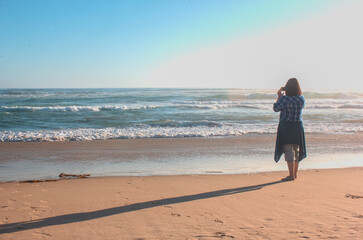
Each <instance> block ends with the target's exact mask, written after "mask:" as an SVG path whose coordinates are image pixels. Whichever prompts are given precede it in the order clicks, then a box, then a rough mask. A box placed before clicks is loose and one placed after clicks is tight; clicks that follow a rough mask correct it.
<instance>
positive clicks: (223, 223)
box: [0, 167, 363, 240]
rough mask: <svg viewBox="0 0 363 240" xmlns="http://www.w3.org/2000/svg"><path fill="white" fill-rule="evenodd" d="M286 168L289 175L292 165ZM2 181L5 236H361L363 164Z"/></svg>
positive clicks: (0, 230)
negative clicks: (294, 173)
mask: <svg viewBox="0 0 363 240" xmlns="http://www.w3.org/2000/svg"><path fill="white" fill-rule="evenodd" d="M285 173H286V172H285ZM285 173H283V172H267V173H257V174H239V175H189V176H152V177H132V176H130V177H100V178H86V179H72V180H68V181H57V182H42V183H26V184H25V183H23V184H20V183H17V182H11V183H3V184H0V193H1V194H0V203H1V208H0V216H1V217H0V236H1V238H2V239H14V238H16V239H26V238H28V239H29V238H32V239H43V238H51V239H120V238H121V239H130V240H131V239H132V240H134V239H147V240H150V239H202V240H206V239H211V238H223V239H224V238H225V239H229V238H231V239H232V238H235V239H265V238H268V239H297V238H306V239H308V238H310V239H327V238H337V239H360V238H361V237H363V228H362V226H363V222H362V217H363V212H362V208H361V204H362V201H363V198H362V197H363V189H362V182H363V168H362V167H359V168H346V169H322V170H304V171H300V172H299V176H298V179H297V180H295V181H292V182H281V181H280V179H281V178H282V177H284V176H285Z"/></svg>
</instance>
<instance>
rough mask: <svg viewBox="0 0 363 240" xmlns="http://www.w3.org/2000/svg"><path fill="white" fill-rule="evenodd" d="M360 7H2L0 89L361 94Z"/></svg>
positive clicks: (321, 1)
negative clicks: (294, 89) (290, 89)
mask: <svg viewBox="0 0 363 240" xmlns="http://www.w3.org/2000/svg"><path fill="white" fill-rule="evenodd" d="M362 12H363V1H361V0H344V1H342V0H304V1H300V0H296V1H295V0H291V1H286V0H253V1H252V0H236V1H232V0H223V1H222V0H176V1H170V0H123V1H111V0H108V1H101V0H97V1H92V0H87V1H82V0H77V1H74V0H62V1H58V0H42V1H39V0H38V1H37V0H16V1H14V0H0V88H95V87H105V88H129V87H147V88H149V87H156V88H159V87H166V88H168V87H182V88H194V87H197V88H199V87H217V88H263V89H276V88H279V87H280V86H282V85H284V84H285V82H286V81H287V80H288V79H289V78H290V77H296V78H298V79H299V81H300V85H301V87H302V88H303V89H328V90H329V89H346V90H354V91H363V81H362V80H361V69H362V67H361V65H362V57H363V46H362V42H363V28H362V27H361V23H363V14H361V13H362Z"/></svg>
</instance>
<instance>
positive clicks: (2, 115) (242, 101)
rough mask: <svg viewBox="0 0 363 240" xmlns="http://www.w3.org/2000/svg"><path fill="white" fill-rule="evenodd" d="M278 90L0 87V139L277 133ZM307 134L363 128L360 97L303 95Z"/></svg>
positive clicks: (352, 94)
mask: <svg viewBox="0 0 363 240" xmlns="http://www.w3.org/2000/svg"><path fill="white" fill-rule="evenodd" d="M275 92H276V91H275V90H246V89H0V141H2V142H4V141H69V140H94V139H114V138H150V137H211V136H239V135H244V134H250V133H261V134H263V133H274V132H275V131H276V125H277V123H278V116H279V114H278V113H275V112H273V111H272V104H273V103H274V102H275V99H276V93H275ZM304 96H305V98H306V108H305V109H304V111H303V119H304V125H305V130H306V131H307V132H316V133H352V132H361V131H363V93H361V92H324V91H320V92H318V91H306V92H305V93H304Z"/></svg>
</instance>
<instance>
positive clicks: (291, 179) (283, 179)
mask: <svg viewBox="0 0 363 240" xmlns="http://www.w3.org/2000/svg"><path fill="white" fill-rule="evenodd" d="M294 180H295V178H294V177H291V176H287V177H285V178H282V179H281V181H294Z"/></svg>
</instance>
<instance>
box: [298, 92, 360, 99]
mask: <svg viewBox="0 0 363 240" xmlns="http://www.w3.org/2000/svg"><path fill="white" fill-rule="evenodd" d="M303 95H304V97H305V98H308V99H309V98H310V99H359V98H362V97H363V96H362V94H361V93H344V92H313V91H306V92H303Z"/></svg>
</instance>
